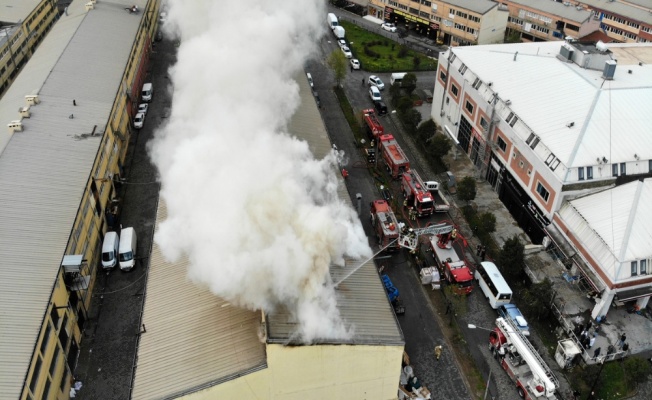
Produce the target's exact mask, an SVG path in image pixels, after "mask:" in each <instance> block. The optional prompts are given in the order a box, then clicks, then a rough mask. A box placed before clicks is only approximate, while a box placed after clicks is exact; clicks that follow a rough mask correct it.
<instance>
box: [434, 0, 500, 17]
mask: <svg viewBox="0 0 652 400" xmlns="http://www.w3.org/2000/svg"><path fill="white" fill-rule="evenodd" d="M442 3H447V4H450V5H451V7H453V8H463V9H465V10H469V11H473V12H476V13H478V14H484V13H486V12H487V11H489V10H491V9H492V8H494V7H498V3H496V2H495V1H491V0H442Z"/></svg>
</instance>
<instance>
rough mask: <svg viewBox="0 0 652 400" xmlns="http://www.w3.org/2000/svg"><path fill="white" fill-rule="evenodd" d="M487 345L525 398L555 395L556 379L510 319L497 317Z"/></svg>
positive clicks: (550, 397) (546, 397)
mask: <svg viewBox="0 0 652 400" xmlns="http://www.w3.org/2000/svg"><path fill="white" fill-rule="evenodd" d="M489 349H490V350H491V351H492V352H493V353H494V356H495V357H496V358H497V359H498V361H499V362H500V364H501V366H502V367H503V369H504V370H505V371H506V372H507V375H509V377H510V378H511V380H512V382H514V383H515V384H516V390H517V391H518V394H519V396H521V397H522V398H524V399H537V398H543V399H555V398H556V397H555V392H556V390H557V388H558V387H559V381H558V380H557V378H556V377H555V375H554V374H553V372H552V370H551V369H550V367H548V365H547V364H546V362H545V361H543V358H541V355H539V353H538V352H537V351H536V349H535V348H534V347H533V346H532V344H531V343H530V341H529V340H527V338H526V337H525V336H523V334H522V333H521V331H520V330H519V329H518V327H516V326H515V325H514V324H513V323H512V322H511V321H510V320H507V319H504V318H498V319H497V320H496V328H494V330H493V331H491V333H490V334H489Z"/></svg>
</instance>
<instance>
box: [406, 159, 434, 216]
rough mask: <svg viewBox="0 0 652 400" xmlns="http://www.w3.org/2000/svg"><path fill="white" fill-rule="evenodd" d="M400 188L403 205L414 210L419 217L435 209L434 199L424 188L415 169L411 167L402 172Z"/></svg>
mask: <svg viewBox="0 0 652 400" xmlns="http://www.w3.org/2000/svg"><path fill="white" fill-rule="evenodd" d="M401 188H402V189H403V196H404V197H405V203H404V204H405V206H407V207H411V208H412V209H414V210H416V212H417V215H418V216H419V217H424V216H428V215H432V213H433V212H434V210H435V199H434V198H433V197H432V194H430V192H429V191H428V190H426V188H425V186H424V184H423V181H422V180H421V177H420V176H419V174H418V173H417V171H415V170H413V169H412V170H407V171H405V172H403V174H402V179H401Z"/></svg>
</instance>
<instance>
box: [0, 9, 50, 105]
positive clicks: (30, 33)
mask: <svg viewBox="0 0 652 400" xmlns="http://www.w3.org/2000/svg"><path fill="white" fill-rule="evenodd" d="M0 8H2V14H0V97H2V95H3V94H4V92H6V91H7V88H8V87H9V85H11V82H13V80H14V79H15V78H16V76H17V75H18V73H19V72H20V69H21V68H22V67H23V66H24V65H25V63H26V62H27V60H29V58H30V57H31V56H32V55H33V54H34V51H35V50H36V47H37V46H38V45H39V44H40V43H41V41H42V40H43V38H44V36H45V35H46V34H47V32H48V31H49V30H50V28H52V25H53V24H54V22H55V21H56V20H57V19H58V18H59V16H58V13H57V8H56V2H55V1H52V0H39V1H36V0H2V1H0Z"/></svg>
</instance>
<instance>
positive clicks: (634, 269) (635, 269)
mask: <svg viewBox="0 0 652 400" xmlns="http://www.w3.org/2000/svg"><path fill="white" fill-rule="evenodd" d="M636 275H638V261H632V276H636Z"/></svg>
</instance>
